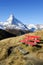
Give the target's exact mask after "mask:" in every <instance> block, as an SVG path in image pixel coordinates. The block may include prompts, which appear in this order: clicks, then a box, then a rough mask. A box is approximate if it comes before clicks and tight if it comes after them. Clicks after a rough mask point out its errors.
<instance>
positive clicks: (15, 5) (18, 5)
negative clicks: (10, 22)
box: [0, 0, 43, 24]
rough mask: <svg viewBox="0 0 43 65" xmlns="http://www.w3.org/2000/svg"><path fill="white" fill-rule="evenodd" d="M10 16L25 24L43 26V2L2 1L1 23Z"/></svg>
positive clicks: (27, 0)
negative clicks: (12, 15)
mask: <svg viewBox="0 0 43 65" xmlns="http://www.w3.org/2000/svg"><path fill="white" fill-rule="evenodd" d="M10 14H14V16H15V17H16V18H17V19H18V20H20V21H21V22H23V23H24V24H43V0H0V21H6V19H7V18H8V17H9V16H10Z"/></svg>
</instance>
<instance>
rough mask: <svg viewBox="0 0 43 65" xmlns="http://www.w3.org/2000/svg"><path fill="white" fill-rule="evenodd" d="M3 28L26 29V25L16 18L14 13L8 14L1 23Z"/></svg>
mask: <svg viewBox="0 0 43 65" xmlns="http://www.w3.org/2000/svg"><path fill="white" fill-rule="evenodd" d="M3 28H5V29H6V28H7V29H21V30H28V28H27V27H26V25H24V24H23V23H22V22H21V21H19V20H18V19H16V18H15V17H14V15H12V14H11V15H10V17H9V18H8V19H7V20H6V22H4V23H3Z"/></svg>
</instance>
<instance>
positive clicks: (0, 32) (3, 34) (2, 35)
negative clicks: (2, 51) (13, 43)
mask: <svg viewBox="0 0 43 65" xmlns="http://www.w3.org/2000/svg"><path fill="white" fill-rule="evenodd" d="M14 36H16V35H15V34H12V33H9V32H7V31H5V30H2V29H0V40H1V39H4V38H9V37H14Z"/></svg>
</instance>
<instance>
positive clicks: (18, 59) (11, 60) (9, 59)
mask: <svg viewBox="0 0 43 65" xmlns="http://www.w3.org/2000/svg"><path fill="white" fill-rule="evenodd" d="M29 35H39V36H40V37H41V40H43V31H38V32H34V33H30V34H29ZM24 37H25V35H22V36H18V37H12V38H8V39H4V40H2V41H0V65H28V64H29V63H30V60H29V59H28V57H30V58H31V57H32V58H35V59H40V61H41V62H42V64H41V62H40V61H39V62H40V63H39V65H43V53H40V52H41V51H43V46H42V48H41V49H39V50H38V48H36V47H31V46H30V47H29V46H26V45H23V44H21V43H20V42H19V41H20V40H21V39H23V38H24ZM14 46H18V47H19V46H21V47H23V48H24V49H25V50H27V51H29V52H30V53H29V54H28V55H27V56H24V55H23V54H21V53H20V52H19V51H18V49H17V48H14ZM10 47H12V51H11V53H10V55H9V56H8V49H9V48H10ZM39 51H40V52H39ZM39 53H40V54H39ZM31 63H32V64H33V63H34V61H33V60H32V61H31ZM35 63H36V64H37V62H36V61H35Z"/></svg>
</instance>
